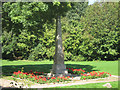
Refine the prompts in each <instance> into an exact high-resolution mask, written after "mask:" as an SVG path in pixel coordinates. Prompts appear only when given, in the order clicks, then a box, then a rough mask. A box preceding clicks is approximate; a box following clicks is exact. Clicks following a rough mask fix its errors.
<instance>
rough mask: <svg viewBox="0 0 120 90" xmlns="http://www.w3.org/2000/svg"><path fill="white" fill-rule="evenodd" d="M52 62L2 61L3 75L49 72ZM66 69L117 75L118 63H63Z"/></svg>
mask: <svg viewBox="0 0 120 90" xmlns="http://www.w3.org/2000/svg"><path fill="white" fill-rule="evenodd" d="M52 64H53V61H48V60H46V61H26V60H23V61H22V60H19V61H7V60H2V70H3V75H11V73H12V72H14V71H18V70H20V69H21V68H22V67H24V70H25V71H30V70H36V71H41V72H50V69H52ZM65 64H66V66H67V67H72V68H85V69H86V71H87V72H91V71H93V70H95V71H104V72H109V73H110V74H112V75H118V61H83V62H71V61H66V62H65Z"/></svg>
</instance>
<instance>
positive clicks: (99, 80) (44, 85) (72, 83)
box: [0, 75, 120, 88]
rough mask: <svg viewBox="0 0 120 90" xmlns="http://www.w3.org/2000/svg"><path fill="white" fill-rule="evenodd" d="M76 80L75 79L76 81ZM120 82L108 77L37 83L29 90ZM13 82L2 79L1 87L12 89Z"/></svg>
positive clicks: (116, 78)
mask: <svg viewBox="0 0 120 90" xmlns="http://www.w3.org/2000/svg"><path fill="white" fill-rule="evenodd" d="M74 80H75V79H74ZM118 80H119V81H120V76H119V77H118V76H114V75H112V76H111V77H107V78H104V79H91V80H77V79H76V81H71V82H69V83H64V84H63V83H55V84H53V83H51V84H37V83H35V84H34V85H31V86H30V87H29V88H49V87H57V86H58V87H62V86H71V85H82V84H88V83H102V82H112V81H118ZM11 81H12V80H5V79H2V78H1V79H0V86H2V88H4V87H5V88H6V87H7V88H10V87H11V85H10V82H11Z"/></svg>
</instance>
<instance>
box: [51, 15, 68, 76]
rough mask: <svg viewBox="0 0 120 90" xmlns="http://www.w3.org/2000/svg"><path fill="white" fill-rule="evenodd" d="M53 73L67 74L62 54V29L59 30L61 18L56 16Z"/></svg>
mask: <svg viewBox="0 0 120 90" xmlns="http://www.w3.org/2000/svg"><path fill="white" fill-rule="evenodd" d="M52 73H53V74H56V75H57V74H58V75H59V74H62V75H66V74H68V71H67V70H66V65H65V64H64V54H63V49H62V30H61V18H60V16H57V19H56V35H55V56H54V64H53V67H52Z"/></svg>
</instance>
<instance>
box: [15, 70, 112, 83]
mask: <svg viewBox="0 0 120 90" xmlns="http://www.w3.org/2000/svg"><path fill="white" fill-rule="evenodd" d="M67 69H68V72H69V73H72V74H76V75H80V76H81V77H80V79H81V80H86V79H95V78H105V77H109V76H111V74H109V73H107V72H99V71H98V72H95V71H92V72H86V71H85V70H82V69H73V68H67ZM43 74H44V73H43V72H37V71H35V72H33V71H32V70H31V71H30V72H23V70H21V71H18V72H14V73H13V77H16V78H20V79H27V80H30V81H32V82H36V83H40V84H44V83H56V82H58V83H59V82H64V81H71V79H70V76H67V77H65V76H63V77H59V76H58V77H45V76H44V75H43ZM42 75H43V76H42ZM72 78H73V77H72Z"/></svg>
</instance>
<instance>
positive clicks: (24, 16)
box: [3, 1, 71, 74]
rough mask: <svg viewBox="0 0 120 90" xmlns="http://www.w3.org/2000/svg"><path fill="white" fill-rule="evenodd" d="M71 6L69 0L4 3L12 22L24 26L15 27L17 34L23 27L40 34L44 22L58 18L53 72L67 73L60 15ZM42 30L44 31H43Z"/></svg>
mask: <svg viewBox="0 0 120 90" xmlns="http://www.w3.org/2000/svg"><path fill="white" fill-rule="evenodd" d="M70 7H71V5H70V3H69V2H56V1H55V2H49V3H45V2H44V3H43V2H39V3H37V2H31V3H29V2H17V3H10V2H8V3H4V4H3V8H4V11H5V12H8V13H7V14H8V16H9V17H10V20H11V22H12V23H16V25H20V26H21V27H22V28H21V29H16V28H13V31H14V32H16V35H17V36H18V35H19V32H20V31H21V30H22V29H27V30H28V31H29V32H30V33H35V34H38V33H36V32H38V31H37V30H39V29H42V27H43V26H42V24H44V23H46V22H48V23H50V22H52V20H53V19H56V38H55V41H56V51H55V60H54V65H53V73H63V74H64V73H65V72H64V71H65V69H66V67H65V65H64V55H63V51H62V31H61V20H60V17H61V16H62V15H64V14H65V13H66V12H67V11H68V10H69V9H70ZM4 21H5V20H4ZM20 26H19V27H20ZM32 28H34V30H31V29H32ZM35 28H36V29H35ZM40 32H41V33H42V32H43V31H40ZM39 34H40V33H39ZM37 36H39V35H37ZM60 68H61V69H60Z"/></svg>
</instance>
